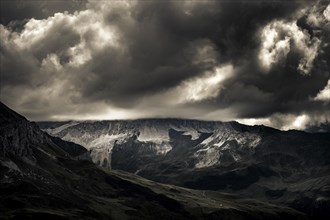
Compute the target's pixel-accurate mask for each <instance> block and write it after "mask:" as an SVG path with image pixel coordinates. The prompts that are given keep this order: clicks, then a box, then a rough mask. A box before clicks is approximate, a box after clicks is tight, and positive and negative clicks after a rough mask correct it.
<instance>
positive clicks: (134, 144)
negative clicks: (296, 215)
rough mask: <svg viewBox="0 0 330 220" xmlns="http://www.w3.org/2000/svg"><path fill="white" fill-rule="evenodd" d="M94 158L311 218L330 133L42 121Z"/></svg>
mask: <svg viewBox="0 0 330 220" xmlns="http://www.w3.org/2000/svg"><path fill="white" fill-rule="evenodd" d="M38 124H39V126H40V127H41V128H42V129H43V130H44V131H46V132H48V133H49V134H51V135H54V136H57V137H60V138H62V139H63V140H67V141H72V142H75V143H77V144H80V145H82V146H84V147H85V148H86V149H88V150H89V151H90V153H91V154H90V155H91V157H92V160H93V162H94V163H96V164H98V165H99V166H101V167H104V168H107V169H111V168H112V169H115V170H123V171H128V172H131V173H134V174H137V175H140V176H142V177H145V178H148V179H150V180H154V181H157V182H161V183H166V184H171V185H177V186H182V187H187V188H191V189H199V190H216V191H220V192H228V193H239V194H241V195H244V196H247V197H251V198H254V199H258V200H262V201H265V202H272V203H275V204H278V205H285V206H289V207H292V208H294V209H296V210H299V211H301V212H304V213H306V214H307V215H308V216H309V217H311V218H313V219H327V218H328V217H329V215H330V214H329V211H328V210H330V209H329V208H330V166H329V165H330V160H329V159H328V158H330V135H329V133H313V134H312V133H306V132H303V131H294V130H292V131H279V130H276V129H272V128H269V127H265V126H246V125H242V124H239V123H237V122H208V121H197V120H181V119H141V120H132V121H129V120H126V121H81V122H79V121H71V122H55V123H54V122H42V123H38Z"/></svg>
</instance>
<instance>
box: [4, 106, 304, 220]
mask: <svg viewBox="0 0 330 220" xmlns="http://www.w3.org/2000/svg"><path fill="white" fill-rule="evenodd" d="M89 160H90V158H89V157H88V152H87V151H86V150H85V149H83V148H82V147H81V146H79V145H77V144H73V143H69V142H65V141H61V140H58V139H54V138H52V137H51V136H49V135H47V134H46V133H43V132H42V131H41V130H40V129H39V128H38V127H37V126H36V125H35V124H34V123H31V122H29V121H27V120H26V119H25V118H24V117H23V116H21V115H19V114H17V113H15V112H13V111H12V110H10V109H9V108H8V107H6V106H5V105H3V104H2V103H0V219H155V218H157V219H264V218H267V219H283V218H290V219H305V217H304V215H303V214H302V213H299V212H297V211H294V210H292V209H290V208H285V207H281V206H276V205H271V204H267V203H263V202H258V201H256V200H252V199H244V198H240V197H238V196H235V195H231V194H224V193H219V192H213V191H198V190H191V189H185V188H181V187H176V186H172V185H163V184H158V183H155V182H152V181H149V180H146V179H143V178H141V177H138V176H135V175H133V174H129V173H125V172H120V171H109V170H107V169H102V168H99V167H97V166H96V165H94V164H93V163H91V162H90V161H89Z"/></svg>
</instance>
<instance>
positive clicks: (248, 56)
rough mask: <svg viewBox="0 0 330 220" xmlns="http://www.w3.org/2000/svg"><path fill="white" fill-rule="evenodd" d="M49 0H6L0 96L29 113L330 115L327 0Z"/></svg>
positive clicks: (297, 118) (268, 118) (278, 118)
mask: <svg viewBox="0 0 330 220" xmlns="http://www.w3.org/2000/svg"><path fill="white" fill-rule="evenodd" d="M50 2H52V3H50ZM50 2H46V3H44V4H40V2H38V1H37V2H35V1H27V3H25V5H23V6H22V5H21V6H20V5H19V4H22V2H21V1H11V2H9V1H5V7H1V10H7V13H2V12H3V11H1V14H2V17H1V23H2V25H1V26H0V34H1V39H0V41H1V48H0V49H1V51H0V53H1V54H0V56H1V63H0V65H1V66H0V67H1V82H0V83H1V84H0V85H1V90H0V92H1V94H0V95H1V100H2V101H3V102H4V103H6V104H8V105H9V106H11V107H13V108H14V109H16V110H18V111H19V112H21V113H22V114H24V115H26V116H27V117H28V118H29V119H31V120H67V119H118V118H140V117H184V118H198V119H206V120H224V121H227V120H238V121H241V122H244V123H248V124H256V123H263V124H266V125H270V126H274V127H277V128H282V129H290V128H295V129H305V128H306V127H308V126H312V125H313V126H314V125H318V124H322V123H329V121H330V113H329V110H328V109H329V100H330V94H329V93H330V90H329V78H330V73H329V69H330V68H329V67H330V66H329V57H330V50H329V46H330V42H329V41H330V40H329V37H328V36H329V32H330V6H329V5H328V4H327V3H326V1H283V2H282V1H250V2H248V1H50ZM1 4H3V2H2V3H1ZM24 7H25V9H26V10H24V13H22V14H20V13H15V12H18V11H19V10H21V8H24ZM3 8H4V9H3ZM27 9H28V10H27ZM15 14H19V15H15Z"/></svg>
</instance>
